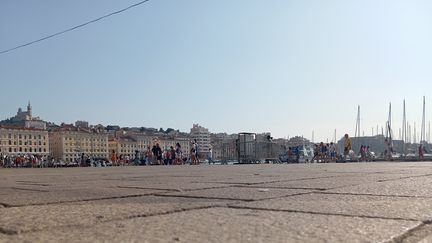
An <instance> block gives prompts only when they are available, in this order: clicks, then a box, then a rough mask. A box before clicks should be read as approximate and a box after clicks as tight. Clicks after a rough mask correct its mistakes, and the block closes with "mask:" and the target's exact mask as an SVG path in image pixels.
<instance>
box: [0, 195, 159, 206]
mask: <svg viewBox="0 0 432 243" xmlns="http://www.w3.org/2000/svg"><path fill="white" fill-rule="evenodd" d="M147 196H159V194H157V193H149V194H137V195H127V196H120V197H103V198H91V199H80V200H70V201H57V202H47V203H32V204H26V205H11V204H5V203H2V204H0V205H3V206H4V207H5V208H20V207H28V206H44V205H57V204H64V203H80V202H93V201H103V200H110V199H112V200H114V199H124V198H136V197H147Z"/></svg>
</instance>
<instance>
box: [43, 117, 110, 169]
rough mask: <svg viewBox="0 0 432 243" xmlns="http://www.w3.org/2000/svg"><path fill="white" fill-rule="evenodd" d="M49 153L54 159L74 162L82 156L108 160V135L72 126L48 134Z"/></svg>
mask: <svg viewBox="0 0 432 243" xmlns="http://www.w3.org/2000/svg"><path fill="white" fill-rule="evenodd" d="M49 143H50V152H51V155H52V156H53V158H54V159H57V160H63V161H75V160H77V159H80V158H81V155H82V154H85V155H86V156H89V157H92V158H106V159H108V158H109V152H108V135H107V134H106V133H105V132H100V131H95V130H90V129H82V128H78V127H75V126H72V125H67V126H62V127H61V128H59V129H57V130H55V131H52V132H50V133H49Z"/></svg>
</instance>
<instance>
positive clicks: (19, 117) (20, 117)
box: [12, 101, 33, 121]
mask: <svg viewBox="0 0 432 243" xmlns="http://www.w3.org/2000/svg"><path fill="white" fill-rule="evenodd" d="M12 120H13V121H31V120H33V115H32V107H31V104H30V101H29V103H28V105H27V111H23V110H22V109H21V107H20V108H18V112H17V114H16V116H15V117H12Z"/></svg>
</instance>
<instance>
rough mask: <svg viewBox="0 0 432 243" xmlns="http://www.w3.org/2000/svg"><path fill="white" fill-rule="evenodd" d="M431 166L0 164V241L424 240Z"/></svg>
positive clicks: (429, 232)
mask: <svg viewBox="0 0 432 243" xmlns="http://www.w3.org/2000/svg"><path fill="white" fill-rule="evenodd" d="M431 208H432V163H427V162H417V163H411V162H406V163H349V164H294V165H286V164H282V165H267V164H266V165H231V166H208V165H207V166H204V165H203V166H173V167H163V166H160V167H112V168H57V169H54V168H48V169H0V242H60V241H63V242H432V210H431Z"/></svg>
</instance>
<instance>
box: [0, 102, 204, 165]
mask: <svg viewBox="0 0 432 243" xmlns="http://www.w3.org/2000/svg"><path fill="white" fill-rule="evenodd" d="M9 121H11V122H12V123H13V124H15V125H1V124H0V155H3V156H20V155H29V154H31V155H36V156H41V157H42V156H46V157H51V158H53V159H55V160H62V161H75V160H77V159H80V158H81V156H82V154H85V155H86V156H89V157H92V158H106V159H111V158H113V156H114V155H115V156H116V157H120V156H124V157H126V156H127V157H129V158H133V157H134V156H135V155H136V154H137V152H138V153H141V154H142V153H145V152H146V151H148V150H149V149H151V148H152V147H153V145H156V144H159V146H160V147H161V148H162V150H168V149H170V147H171V146H172V147H174V148H175V147H176V144H177V143H178V144H180V146H181V148H182V151H183V153H184V154H189V151H190V149H191V141H193V140H196V141H197V142H198V144H199V145H200V152H201V154H206V153H208V151H209V149H210V147H211V146H210V133H209V131H208V129H206V128H203V127H201V126H199V125H198V124H194V125H193V127H192V129H191V132H190V134H188V135H185V134H183V135H179V134H150V135H148V134H146V133H145V132H136V131H132V132H131V131H123V130H117V131H114V132H113V133H112V132H109V131H108V130H106V129H105V128H103V127H102V128H101V127H90V126H89V124H88V122H85V121H77V122H76V123H75V125H68V124H62V125H61V126H59V127H55V128H50V129H48V128H47V126H46V123H45V122H43V121H42V120H40V119H39V118H38V117H33V115H32V107H31V104H30V102H29V104H28V106H27V111H23V110H22V109H21V108H19V109H18V112H17V114H16V116H15V117H12V118H11V119H9ZM48 130H49V131H48Z"/></svg>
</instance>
